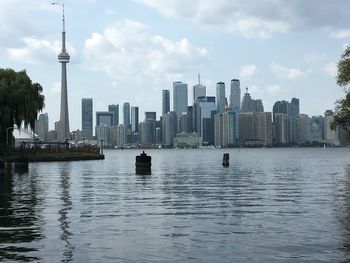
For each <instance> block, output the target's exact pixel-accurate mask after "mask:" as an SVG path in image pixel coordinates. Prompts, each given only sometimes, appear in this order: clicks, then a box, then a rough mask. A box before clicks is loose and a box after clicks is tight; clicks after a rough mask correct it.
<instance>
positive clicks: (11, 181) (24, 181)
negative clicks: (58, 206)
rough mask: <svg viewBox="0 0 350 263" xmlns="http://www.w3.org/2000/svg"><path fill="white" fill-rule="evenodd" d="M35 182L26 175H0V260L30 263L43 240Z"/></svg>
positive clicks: (6, 173)
mask: <svg viewBox="0 0 350 263" xmlns="http://www.w3.org/2000/svg"><path fill="white" fill-rule="evenodd" d="M40 191H41V189H38V184H37V183H36V178H35V177H34V178H33V177H31V176H30V175H29V174H28V173H17V172H14V171H12V170H7V171H3V173H2V174H1V175H0V259H1V260H4V261H9V260H14V261H23V262H27V261H31V260H38V259H39V258H38V257H37V256H36V255H35V253H34V252H36V251H38V250H39V247H38V246H37V243H38V241H39V240H40V239H43V238H44V236H43V233H42V230H41V224H42V216H41V214H40V212H41V211H40V208H39V206H40V205H41V203H42V201H43V200H40V199H39V198H38V193H39V192H40Z"/></svg>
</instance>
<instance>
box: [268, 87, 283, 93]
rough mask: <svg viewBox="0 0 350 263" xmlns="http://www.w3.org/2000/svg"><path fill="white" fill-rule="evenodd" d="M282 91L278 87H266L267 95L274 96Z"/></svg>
mask: <svg viewBox="0 0 350 263" xmlns="http://www.w3.org/2000/svg"><path fill="white" fill-rule="evenodd" d="M281 91H282V87H281V86H280V85H269V86H267V93H269V94H276V93H280V92H281Z"/></svg>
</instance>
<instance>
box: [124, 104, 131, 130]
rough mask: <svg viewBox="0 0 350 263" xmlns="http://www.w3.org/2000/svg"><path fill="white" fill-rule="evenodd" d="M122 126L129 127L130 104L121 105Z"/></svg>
mask: <svg viewBox="0 0 350 263" xmlns="http://www.w3.org/2000/svg"><path fill="white" fill-rule="evenodd" d="M123 124H124V126H127V125H130V103H129V102H125V103H124V104H123Z"/></svg>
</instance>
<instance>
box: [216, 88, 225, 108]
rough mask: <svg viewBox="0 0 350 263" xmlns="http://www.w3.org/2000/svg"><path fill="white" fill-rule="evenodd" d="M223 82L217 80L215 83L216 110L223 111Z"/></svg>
mask: <svg viewBox="0 0 350 263" xmlns="http://www.w3.org/2000/svg"><path fill="white" fill-rule="evenodd" d="M225 104H226V100H225V83H224V82H218V83H217V84H216V111H217V112H218V113H223V112H224V111H225Z"/></svg>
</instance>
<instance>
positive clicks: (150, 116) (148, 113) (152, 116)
mask: <svg viewBox="0 0 350 263" xmlns="http://www.w3.org/2000/svg"><path fill="white" fill-rule="evenodd" d="M145 120H154V121H156V120H157V113H156V112H155V111H146V112H145Z"/></svg>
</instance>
